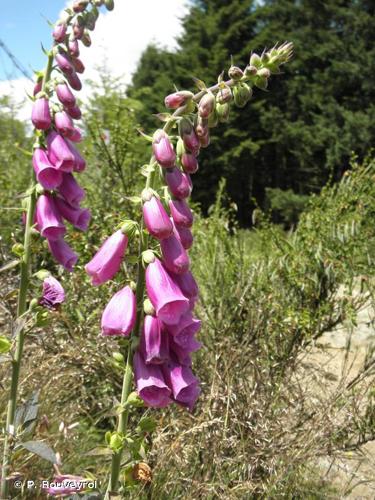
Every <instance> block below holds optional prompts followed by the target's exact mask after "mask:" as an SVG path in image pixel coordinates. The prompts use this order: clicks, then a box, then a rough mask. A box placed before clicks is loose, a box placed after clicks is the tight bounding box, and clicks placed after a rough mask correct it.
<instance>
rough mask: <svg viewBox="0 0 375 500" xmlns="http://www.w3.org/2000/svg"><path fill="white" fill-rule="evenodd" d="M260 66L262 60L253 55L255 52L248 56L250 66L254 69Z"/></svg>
mask: <svg viewBox="0 0 375 500" xmlns="http://www.w3.org/2000/svg"><path fill="white" fill-rule="evenodd" d="M261 65H262V60H261V58H260V57H259V56H258V54H255V52H254V53H253V54H251V56H250V66H255V67H256V68H260V66H261Z"/></svg>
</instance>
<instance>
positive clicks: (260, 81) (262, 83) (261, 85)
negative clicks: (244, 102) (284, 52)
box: [254, 76, 268, 90]
mask: <svg viewBox="0 0 375 500" xmlns="http://www.w3.org/2000/svg"><path fill="white" fill-rule="evenodd" d="M254 84H255V85H256V86H257V87H258V89H260V90H266V88H267V87H268V78H266V77H265V76H257V77H256V79H255V80H254Z"/></svg>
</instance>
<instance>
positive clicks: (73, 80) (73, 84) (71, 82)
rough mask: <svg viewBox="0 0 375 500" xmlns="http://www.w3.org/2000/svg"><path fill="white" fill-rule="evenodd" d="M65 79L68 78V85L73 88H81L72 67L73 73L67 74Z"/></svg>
mask: <svg viewBox="0 0 375 500" xmlns="http://www.w3.org/2000/svg"><path fill="white" fill-rule="evenodd" d="M66 79H67V80H68V83H69V85H70V86H71V87H72V89H74V90H81V89H82V82H81V80H80V79H79V76H78V75H77V73H76V72H75V70H74V68H73V73H70V74H67V75H66Z"/></svg>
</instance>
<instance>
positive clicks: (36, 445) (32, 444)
mask: <svg viewBox="0 0 375 500" xmlns="http://www.w3.org/2000/svg"><path fill="white" fill-rule="evenodd" d="M20 445H21V446H22V448H25V450H27V451H30V452H31V453H34V454H35V455H38V456H39V457H41V458H43V459H44V460H48V462H51V463H53V464H57V465H58V463H57V462H58V460H57V457H56V453H55V452H54V451H53V449H52V448H50V447H49V446H48V445H47V444H46V443H44V442H43V441H26V442H25V443H20Z"/></svg>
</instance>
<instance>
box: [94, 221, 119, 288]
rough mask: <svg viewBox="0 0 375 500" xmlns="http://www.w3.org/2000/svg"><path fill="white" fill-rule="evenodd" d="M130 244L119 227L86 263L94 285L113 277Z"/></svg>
mask: <svg viewBox="0 0 375 500" xmlns="http://www.w3.org/2000/svg"><path fill="white" fill-rule="evenodd" d="M127 246H128V237H127V236H126V235H125V234H124V233H123V232H122V231H121V230H120V229H119V230H118V231H116V232H115V233H114V234H112V236H110V237H109V238H108V239H107V240H106V241H105V242H104V243H103V245H102V246H101V247H100V248H99V250H98V251H97V252H96V254H95V255H94V257H93V258H92V259H91V260H90V262H89V263H88V264H86V265H85V269H86V272H87V274H89V275H90V276H91V283H92V285H94V286H97V285H101V284H102V283H105V282H106V281H108V280H110V279H112V278H113V277H114V276H115V274H116V273H117V272H118V271H119V269H120V266H121V261H122V259H123V257H124V254H125V250H126V248H127Z"/></svg>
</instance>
